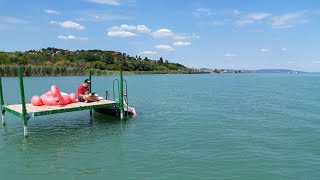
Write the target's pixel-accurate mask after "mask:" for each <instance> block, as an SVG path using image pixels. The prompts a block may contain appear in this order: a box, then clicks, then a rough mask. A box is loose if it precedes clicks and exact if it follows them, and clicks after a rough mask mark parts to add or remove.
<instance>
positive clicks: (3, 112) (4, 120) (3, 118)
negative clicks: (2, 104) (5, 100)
mask: <svg viewBox="0 0 320 180" xmlns="http://www.w3.org/2000/svg"><path fill="white" fill-rule="evenodd" d="M1 119H2V121H1V122H2V125H3V126H5V125H6V112H5V111H2V118H1Z"/></svg>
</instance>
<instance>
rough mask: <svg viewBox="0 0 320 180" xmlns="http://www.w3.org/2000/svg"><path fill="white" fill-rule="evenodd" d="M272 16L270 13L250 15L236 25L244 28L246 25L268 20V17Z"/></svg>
mask: <svg viewBox="0 0 320 180" xmlns="http://www.w3.org/2000/svg"><path fill="white" fill-rule="evenodd" d="M270 16H272V14H270V13H265V12H255V13H249V14H247V15H246V16H245V17H244V18H242V19H239V20H237V21H236V24H237V25H239V26H243V25H246V24H252V23H255V22H257V21H261V20H263V19H266V18H268V17H270Z"/></svg>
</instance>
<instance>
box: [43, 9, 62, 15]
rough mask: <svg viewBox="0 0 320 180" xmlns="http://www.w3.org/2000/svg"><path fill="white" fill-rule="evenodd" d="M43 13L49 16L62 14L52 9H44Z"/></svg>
mask: <svg viewBox="0 0 320 180" xmlns="http://www.w3.org/2000/svg"><path fill="white" fill-rule="evenodd" d="M43 11H44V12H46V13H48V14H60V12H59V11H55V10H51V9H44V10H43Z"/></svg>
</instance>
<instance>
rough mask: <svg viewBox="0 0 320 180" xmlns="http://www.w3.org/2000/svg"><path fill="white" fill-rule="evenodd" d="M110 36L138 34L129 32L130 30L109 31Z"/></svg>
mask: <svg viewBox="0 0 320 180" xmlns="http://www.w3.org/2000/svg"><path fill="white" fill-rule="evenodd" d="M107 34H108V36H110V37H132V36H137V34H135V33H132V32H129V31H121V30H120V31H109V32H108V33H107Z"/></svg>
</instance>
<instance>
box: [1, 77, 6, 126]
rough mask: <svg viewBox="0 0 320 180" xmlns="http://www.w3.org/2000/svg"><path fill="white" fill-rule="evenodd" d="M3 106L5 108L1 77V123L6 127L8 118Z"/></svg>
mask: <svg viewBox="0 0 320 180" xmlns="http://www.w3.org/2000/svg"><path fill="white" fill-rule="evenodd" d="M3 106H4V100H3V92H2V80H1V77H0V109H1V112H2V116H1V119H2V120H1V122H2V125H4V126H5V125H6V117H5V113H6V111H5V110H3Z"/></svg>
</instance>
